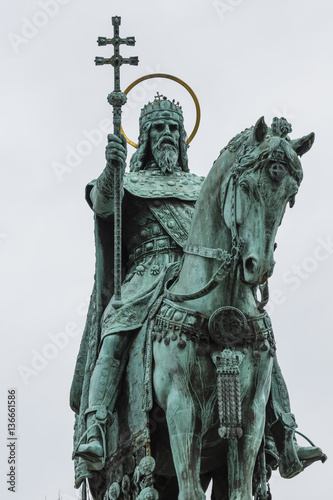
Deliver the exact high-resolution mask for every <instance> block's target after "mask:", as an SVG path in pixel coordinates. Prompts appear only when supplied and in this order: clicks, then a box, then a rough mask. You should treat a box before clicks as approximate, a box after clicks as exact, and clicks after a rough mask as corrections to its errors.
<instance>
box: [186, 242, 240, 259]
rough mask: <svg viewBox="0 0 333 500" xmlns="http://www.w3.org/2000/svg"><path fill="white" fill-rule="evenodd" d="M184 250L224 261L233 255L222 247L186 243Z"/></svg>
mask: <svg viewBox="0 0 333 500" xmlns="http://www.w3.org/2000/svg"><path fill="white" fill-rule="evenodd" d="M183 251H184V252H185V253H188V254H191V255H199V256H200V257H207V258H208V259H216V260H222V261H224V260H226V259H227V258H228V257H231V254H230V253H229V252H227V251H226V250H223V249H222V248H207V247H202V246H200V245H185V246H184V248H183Z"/></svg>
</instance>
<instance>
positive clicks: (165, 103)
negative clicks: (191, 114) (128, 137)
mask: <svg viewBox="0 0 333 500" xmlns="http://www.w3.org/2000/svg"><path fill="white" fill-rule="evenodd" d="M161 118H167V119H171V120H175V121H177V122H180V123H183V122H184V117H183V110H182V107H181V106H179V102H177V103H175V100H174V99H173V101H172V102H171V101H169V100H168V98H167V97H165V96H163V95H160V94H159V93H158V92H157V95H156V96H155V98H154V101H153V102H148V104H146V106H144V107H143V108H142V110H141V115H140V119H139V124H140V127H141V126H142V125H144V124H145V123H147V122H150V121H154V120H160V119H161Z"/></svg>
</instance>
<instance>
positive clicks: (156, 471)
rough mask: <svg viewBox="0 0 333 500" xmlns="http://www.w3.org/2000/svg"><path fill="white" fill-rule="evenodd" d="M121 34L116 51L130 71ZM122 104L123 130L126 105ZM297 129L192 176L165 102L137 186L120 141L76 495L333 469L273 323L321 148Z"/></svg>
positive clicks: (224, 155) (82, 411)
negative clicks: (306, 436)
mask: <svg viewBox="0 0 333 500" xmlns="http://www.w3.org/2000/svg"><path fill="white" fill-rule="evenodd" d="M115 19H116V18H115ZM115 24H116V25H117V26H116V27H117V29H119V22H115ZM117 33H118V34H116V35H115V37H114V39H113V41H108V42H105V43H104V41H105V40H109V39H102V42H103V43H102V42H101V44H102V45H105V44H106V43H113V44H114V45H115V47H117V51H118V52H117V54H116V56H115V57H118V58H119V57H120V56H119V43H120V42H119V40H118V42H119V43H118V42H117V40H116V37H117V36H119V31H118V32H117ZM131 40H132V38H131ZM132 41H133V40H132ZM132 41H131V43H129V44H131V45H133V44H134V43H132ZM124 43H125V42H124ZM105 61H106V60H105ZM105 61H104V62H105ZM108 61H109V60H107V61H106V62H108ZM125 62H126V61H125ZM127 62H129V61H127ZM98 63H99V64H102V62H101V58H99V61H98ZM113 63H114V60H113ZM132 63H133V61H132ZM111 64H112V62H111ZM117 68H118V69H117V71H116V72H115V75H116V79H115V91H116V92H120V87H119V66H117ZM118 87H119V88H118ZM109 101H110V103H112V105H113V106H114V107H115V110H116V122H117V123H116V128H117V130H118V131H119V127H120V113H119V112H117V109H118V111H119V110H120V108H121V104H122V103H120V102H119V99H118V100H117V99H116V98H115V95H113V97H112V99H111V98H110V99H109ZM117 106H118V108H117ZM117 130H116V132H117ZM290 132H291V125H290V124H289V123H288V122H287V121H286V120H285V119H284V118H274V120H273V123H272V125H271V127H270V128H269V127H267V125H266V123H265V121H264V119H263V118H261V119H259V120H258V122H257V123H256V124H255V126H253V127H251V128H249V129H246V130H245V131H244V132H242V133H241V134H238V135H237V136H236V137H235V138H234V139H232V140H231V141H230V142H229V144H228V145H227V146H226V147H225V148H224V149H222V151H221V153H220V155H219V157H218V158H217V160H216V161H215V162H214V165H213V166H212V168H211V170H210V172H209V174H208V176H207V178H206V179H204V178H203V177H198V176H196V175H194V174H191V173H189V171H188V159H187V145H186V142H185V138H186V133H185V130H184V125H183V113H182V109H181V107H180V106H179V105H177V104H175V103H174V101H173V102H171V101H169V100H168V99H167V98H163V96H160V95H158V96H157V97H156V98H155V100H154V101H153V102H151V103H148V105H146V106H145V107H144V108H143V110H142V112H141V116H140V137H139V141H138V144H139V147H138V150H137V152H136V153H135V154H134V155H133V157H132V159H131V162H130V165H129V167H130V171H129V172H128V173H125V174H124V171H125V167H126V156H127V150H126V141H125V140H124V137H121V136H120V135H118V134H117V133H116V134H112V135H109V137H108V145H107V147H106V160H107V164H106V167H105V169H104V171H103V172H102V173H101V175H100V177H99V178H98V179H97V180H96V181H93V182H92V183H90V184H89V185H88V187H87V201H88V203H89V205H90V207H91V208H92V210H93V212H94V217H95V238H96V274H95V286H94V290H93V293H92V297H91V302H90V306H89V312H88V317H87V323H86V327H85V331H84V334H83V338H82V342H81V347H80V352H79V355H78V359H77V365H76V369H75V374H74V379H73V383H72V389H71V406H72V408H73V410H74V411H75V413H76V423H75V434H74V452H73V458H74V460H75V483H76V486H77V487H79V486H80V485H81V484H85V481H86V480H87V479H88V480H89V484H90V489H91V492H92V495H93V498H94V499H96V500H102V499H104V500H105V499H139V500H144V499H146V500H148V499H155V498H156V499H157V498H160V499H161V500H163V499H168V500H172V499H175V500H176V499H179V500H199V499H200V500H204V499H205V493H204V491H205V490H206V489H207V487H208V484H209V482H210V481H211V480H213V495H214V496H213V498H214V499H215V500H216V499H221V500H227V499H229V500H251V499H252V498H253V497H254V498H255V499H256V500H264V499H269V498H270V493H269V486H268V479H269V476H270V473H271V470H272V469H276V468H279V471H280V474H281V475H282V476H283V477H287V478H290V477H293V476H295V475H297V474H298V473H299V472H301V471H302V470H303V469H304V468H305V467H307V466H308V465H310V464H311V463H313V462H314V461H316V460H322V461H324V460H325V458H326V457H325V455H323V454H322V451H321V450H320V449H319V448H317V447H315V446H309V447H305V448H304V447H299V446H298V444H297V441H296V438H295V430H296V427H297V425H296V422H295V417H294V415H293V414H292V413H291V408H290V402H289V396H288V391H287V387H286V384H285V381H284V379H283V376H282V373H281V370H280V368H279V365H278V362H277V358H276V343H275V339H274V334H273V330H272V325H271V321H270V319H269V317H268V315H267V313H266V312H265V305H266V304H267V301H268V284H267V283H268V279H269V277H270V276H271V275H272V273H273V269H274V264H275V261H274V256H273V252H274V249H275V238H276V233H277V230H278V226H279V224H280V222H281V220H282V218H283V215H284V212H285V209H286V206H287V204H289V205H290V206H292V205H293V204H294V199H295V196H296V194H297V191H298V188H299V185H300V183H301V180H302V176H303V173H302V167H301V163H300V161H299V158H298V156H300V155H302V154H304V153H305V152H307V151H308V150H309V149H310V148H311V146H312V144H313V141H314V134H309V135H307V136H305V137H302V138H301V139H298V140H291V139H290V137H289V134H290ZM120 223H122V224H120ZM121 227H122V232H120V229H121ZM115 240H116V244H114V241H115ZM117 283H118V285H119V287H118V288H119V289H118V290H117V286H118V285H117ZM258 296H259V298H258Z"/></svg>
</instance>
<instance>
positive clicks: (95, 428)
mask: <svg viewBox="0 0 333 500" xmlns="http://www.w3.org/2000/svg"><path fill="white" fill-rule="evenodd" d="M86 414H87V431H86V432H87V443H86V444H81V445H80V446H79V447H78V449H77V450H76V452H75V456H77V457H81V458H83V459H84V460H85V462H86V464H87V466H88V469H90V470H101V469H103V468H104V466H105V459H106V447H105V424H106V421H107V417H108V414H107V411H106V408H105V407H102V406H101V407H99V408H96V407H93V408H88V410H87V411H86Z"/></svg>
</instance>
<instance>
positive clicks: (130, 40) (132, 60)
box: [95, 16, 139, 309]
mask: <svg viewBox="0 0 333 500" xmlns="http://www.w3.org/2000/svg"><path fill="white" fill-rule="evenodd" d="M120 21H121V18H120V17H119V16H115V17H112V26H113V38H105V37H98V40H97V43H98V45H108V44H112V45H113V47H114V55H113V56H112V57H110V58H109V59H107V58H105V57H96V58H95V64H96V65H98V66H100V65H103V64H111V65H112V66H113V68H114V90H113V92H111V94H109V95H108V101H109V103H110V104H111V106H112V108H113V133H114V134H116V135H117V136H118V137H120V129H121V107H122V106H123V105H124V104H125V103H126V101H127V97H126V95H125V94H124V93H123V92H122V91H121V90H120V66H122V64H131V65H134V66H137V65H138V64H139V59H138V58H137V57H128V58H124V57H122V56H121V55H120V54H119V47H120V45H121V44H125V45H135V38H134V36H130V37H127V38H120V36H119V26H120ZM112 165H113V168H114V300H113V302H112V305H113V307H114V308H115V309H118V308H119V307H120V306H122V300H121V234H122V221H121V188H122V181H123V178H122V177H123V172H122V168H121V164H120V162H115V161H114V160H112Z"/></svg>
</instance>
